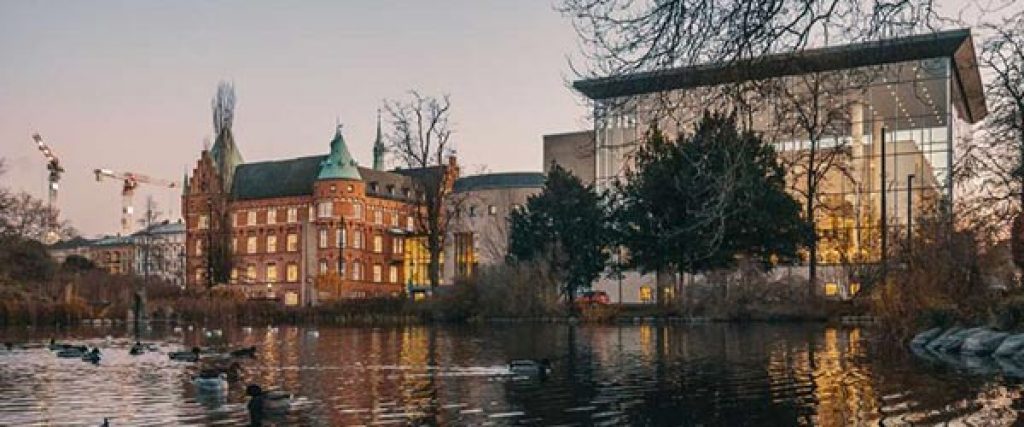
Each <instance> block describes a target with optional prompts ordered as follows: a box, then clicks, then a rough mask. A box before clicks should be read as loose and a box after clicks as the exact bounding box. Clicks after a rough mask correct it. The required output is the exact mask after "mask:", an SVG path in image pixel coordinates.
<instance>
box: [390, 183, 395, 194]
mask: <svg viewBox="0 0 1024 427" xmlns="http://www.w3.org/2000/svg"><path fill="white" fill-rule="evenodd" d="M388 194H395V186H394V185H389V186H388Z"/></svg>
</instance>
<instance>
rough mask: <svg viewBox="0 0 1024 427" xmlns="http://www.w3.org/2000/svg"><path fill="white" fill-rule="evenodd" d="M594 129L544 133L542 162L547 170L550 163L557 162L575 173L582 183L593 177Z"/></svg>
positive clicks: (591, 180) (586, 182) (588, 182)
mask: <svg viewBox="0 0 1024 427" xmlns="http://www.w3.org/2000/svg"><path fill="white" fill-rule="evenodd" d="M594 147H595V145H594V131H592V130H587V131H580V132H569V133H560V134H553V135H544V164H543V165H542V168H543V170H544V171H547V170H548V169H549V168H550V167H551V163H552V162H554V163H558V164H559V165H560V166H562V167H563V168H565V169H567V170H569V171H570V172H572V173H573V175H576V176H577V177H579V178H580V179H581V180H583V183H584V184H590V183H593V182H594V179H595V169H594V168H595V167H596V165H597V163H596V160H595V157H594V155H595V151H594V150H595V149H594Z"/></svg>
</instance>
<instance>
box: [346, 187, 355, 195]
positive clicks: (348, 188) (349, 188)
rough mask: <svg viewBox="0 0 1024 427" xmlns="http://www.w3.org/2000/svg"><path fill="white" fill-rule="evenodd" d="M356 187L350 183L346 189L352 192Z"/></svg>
mask: <svg viewBox="0 0 1024 427" xmlns="http://www.w3.org/2000/svg"><path fill="white" fill-rule="evenodd" d="M354 189H355V188H354V187H352V186H351V185H349V186H347V187H345V191H348V192H349V193H351V192H352V190H354Z"/></svg>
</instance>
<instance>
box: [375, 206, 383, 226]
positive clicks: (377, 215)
mask: <svg viewBox="0 0 1024 427" xmlns="http://www.w3.org/2000/svg"><path fill="white" fill-rule="evenodd" d="M373 223H374V224H383V223H384V212H382V211H381V210H380V209H377V210H375V211H373Z"/></svg>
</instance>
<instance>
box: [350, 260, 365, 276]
mask: <svg viewBox="0 0 1024 427" xmlns="http://www.w3.org/2000/svg"><path fill="white" fill-rule="evenodd" d="M352 280H363V264H362V263H360V262H359V261H356V262H353V263H352Z"/></svg>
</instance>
